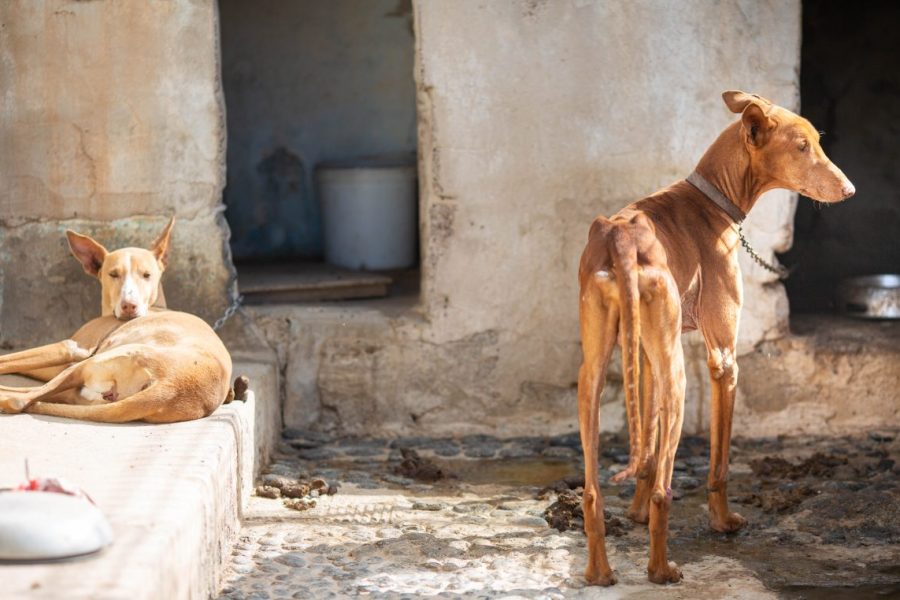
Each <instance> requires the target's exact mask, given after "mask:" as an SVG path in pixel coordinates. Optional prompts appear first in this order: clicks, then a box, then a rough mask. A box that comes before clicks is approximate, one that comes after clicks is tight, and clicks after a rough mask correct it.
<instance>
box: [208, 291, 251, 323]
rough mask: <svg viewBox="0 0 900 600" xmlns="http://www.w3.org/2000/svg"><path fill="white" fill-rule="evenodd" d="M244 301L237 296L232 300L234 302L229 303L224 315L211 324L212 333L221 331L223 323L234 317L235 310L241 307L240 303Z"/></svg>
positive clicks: (241, 297)
mask: <svg viewBox="0 0 900 600" xmlns="http://www.w3.org/2000/svg"><path fill="white" fill-rule="evenodd" d="M243 301H244V297H243V296H238V297H237V298H235V299H234V302H232V303H231V306H229V307H228V308H226V309H225V314H223V315H222V316H221V317H220V318H219V320H218V321H216V322H215V323H213V331H218V330H220V329H222V326H223V325H224V324H225V321H227V320H228V319H230V318H231V317H232V316H234V313H235V312H237V309H239V308H240V307H241V303H242V302H243Z"/></svg>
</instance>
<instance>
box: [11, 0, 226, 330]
mask: <svg viewBox="0 0 900 600" xmlns="http://www.w3.org/2000/svg"><path fill="white" fill-rule="evenodd" d="M216 18H217V17H216V4H215V3H214V1H213V0H204V1H195V2H191V1H188V0H179V1H172V2H110V1H102V0H101V1H94V2H64V1H62V0H42V1H33V0H20V1H9V2H3V3H0V90H3V100H2V102H0V344H2V345H4V346H6V347H21V346H25V345H32V344H36V343H38V342H46V341H50V340H58V339H62V338H64V337H66V336H68V335H69V334H70V333H71V332H72V331H74V330H75V329H76V328H77V327H78V326H80V325H81V324H83V323H84V322H85V320H87V319H88V318H91V317H93V316H97V315H99V312H100V299H99V298H100V296H99V286H98V285H97V283H96V282H95V281H92V280H91V279H90V278H88V277H87V276H86V275H84V273H83V272H82V270H81V267H80V265H78V263H77V262H76V261H75V260H74V259H73V258H72V257H71V256H70V255H69V252H68V249H67V246H66V243H65V238H64V236H63V230H64V229H66V228H74V229H77V230H78V231H81V232H84V233H88V234H91V235H95V236H96V237H97V239H98V240H99V241H100V242H101V243H103V244H105V245H106V246H107V247H108V248H110V249H114V248H117V247H121V246H126V245H129V246H130V245H147V244H149V243H150V242H151V241H152V240H153V239H154V238H155V236H156V235H157V234H158V233H159V231H160V230H161V228H162V226H163V225H164V224H165V222H166V220H167V219H168V217H169V216H171V215H172V214H175V215H177V217H178V224H177V225H176V227H175V231H174V238H173V240H174V247H173V255H172V260H171V263H170V269H169V273H167V274H166V275H165V276H164V283H165V289H166V294H167V297H168V300H169V305H170V306H171V307H174V308H181V309H186V310H190V311H191V312H195V313H197V314H200V315H201V316H203V317H206V318H215V317H217V316H218V315H219V314H221V311H222V308H223V307H224V305H225V303H226V297H227V293H226V292H227V290H228V283H229V280H230V276H231V270H230V266H229V265H230V260H227V251H228V249H227V226H226V225H225V224H224V220H223V219H222V217H221V209H222V205H221V201H220V196H221V191H222V186H223V175H224V174H223V167H224V150H225V148H224V123H223V109H222V98H221V86H220V83H219V66H218V27H217V20H216Z"/></svg>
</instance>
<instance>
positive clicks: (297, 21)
mask: <svg viewBox="0 0 900 600" xmlns="http://www.w3.org/2000/svg"><path fill="white" fill-rule="evenodd" d="M219 9H220V24H221V56H222V86H223V88H224V92H225V103H226V115H227V117H226V118H227V127H228V150H227V185H226V188H225V192H224V202H225V205H226V213H225V216H226V219H227V220H228V223H229V226H230V228H231V232H232V238H231V249H232V254H233V256H234V259H235V262H236V264H237V266H238V275H239V286H240V287H241V290H242V293H246V290H245V289H244V288H245V284H246V285H249V283H250V282H251V281H252V282H253V285H254V286H256V285H262V286H263V287H265V286H266V285H268V286H269V287H272V286H275V287H277V288H278V290H279V294H278V295H277V297H278V298H280V299H281V300H279V301H286V299H289V298H292V297H295V298H297V299H298V300H299V301H304V300H309V299H315V298H319V297H321V298H322V299H340V298H343V297H348V298H352V297H367V296H370V295H371V294H372V292H371V290H373V289H376V288H377V289H382V288H383V289H387V287H386V286H385V285H383V284H384V283H385V281H388V282H389V281H390V279H388V280H385V279H384V277H382V278H380V279H379V278H378V277H376V278H374V279H373V278H372V277H363V278H362V279H361V280H360V281H363V282H364V283H365V285H364V286H363V287H360V286H354V285H348V282H349V281H350V280H351V279H354V277H355V276H352V275H349V274H348V272H347V271H346V270H341V269H334V268H331V267H330V266H329V265H323V264H322V263H321V261H322V258H323V234H324V230H323V221H322V209H321V205H320V198H318V197H317V196H318V190H317V186H316V177H315V174H316V169H317V168H318V167H321V166H322V165H324V164H332V163H350V162H352V161H356V160H364V159H366V160H371V158H372V157H376V158H377V157H385V156H390V157H394V159H396V157H402V160H403V161H408V164H413V165H414V164H415V155H416V141H417V131H416V89H415V82H414V78H413V69H414V35H413V22H412V5H411V1H410V0H366V1H365V2H360V1H358V0H329V1H327V2H322V1H320V0H293V1H291V2H284V1H282V0H256V1H254V2H247V1H246V0H220V2H219ZM354 164H355V163H354ZM404 164H407V162H404ZM260 265H262V266H263V267H264V268H263V269H261V270H260V269H259V268H258V267H260ZM382 275H384V274H382ZM388 276H390V274H388ZM273 277H275V278H277V281H275V280H274V279H272V278H273ZM329 279H334V280H335V281H337V280H340V285H339V286H338V288H339V289H338V288H335V287H333V286H328V285H326V286H325V287H326V288H327V289H326V291H325V293H320V291H318V288H319V287H321V284H322V280H329ZM373 281H376V283H377V281H380V282H381V284H379V285H380V286H381V287H379V286H378V285H376V286H375V287H373V286H372V285H371V284H372V282H373ZM292 282H293V283H292ZM285 286H287V288H288V289H286V288H285ZM292 286H300V287H301V288H302V289H301V290H300V291H299V293H294V292H295V291H296V290H293V289H291V288H292ZM270 291H271V290H270ZM310 291H312V293H311V295H310ZM377 295H380V294H377ZM269 297H275V296H272V295H271V294H270V295H269Z"/></svg>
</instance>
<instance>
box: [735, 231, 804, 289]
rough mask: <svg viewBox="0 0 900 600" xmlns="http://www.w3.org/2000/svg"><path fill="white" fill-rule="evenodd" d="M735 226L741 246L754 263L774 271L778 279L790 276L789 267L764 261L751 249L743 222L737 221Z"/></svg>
mask: <svg viewBox="0 0 900 600" xmlns="http://www.w3.org/2000/svg"><path fill="white" fill-rule="evenodd" d="M737 226H738V235H739V236H740V238H741V246H743V247H744V250H746V251H747V254H749V255H750V258H752V259H753V261H754V262H755V263H756V264H758V265H759V266H761V267H762V268H763V269H765V270H767V271H771V272H772V273H775V274H776V275H778V279H780V280H782V281H784V280H785V279H787V278H788V277H790V276H791V270H790V269H787V268H785V267H783V266H781V265H778V264H775V265H773V264H771V263H769V262H766V261H765V260H764V259H763V257H762V256H760V255H759V254H757V252H756V250H754V249H753V246H751V245H750V242H749V241H747V238H746V237H744V226H743V224H742V223H740V222H738V224H737Z"/></svg>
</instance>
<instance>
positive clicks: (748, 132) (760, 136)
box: [722, 90, 775, 147]
mask: <svg viewBox="0 0 900 600" xmlns="http://www.w3.org/2000/svg"><path fill="white" fill-rule="evenodd" d="M722 99H723V100H724V101H725V104H726V105H727V106H728V109H729V110H731V112H735V113H741V123H742V125H743V131H744V135H745V136H746V139H747V143H749V144H750V145H752V146H756V147H759V146H762V145H763V144H765V143H766V139H768V133H769V131H771V130H772V128H773V127H774V126H775V122H774V121H773V120H772V119H770V118H769V116H768V113H769V110H771V108H772V103H771V102H770V101H768V100H766V99H765V98H763V97H762V96H757V95H756V94H748V93H747V92H740V91H734V90H732V91H728V92H723V93H722Z"/></svg>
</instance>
